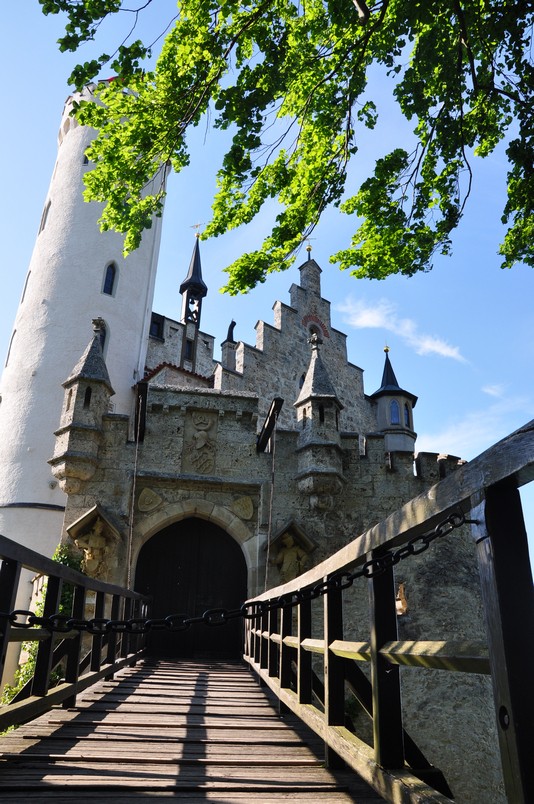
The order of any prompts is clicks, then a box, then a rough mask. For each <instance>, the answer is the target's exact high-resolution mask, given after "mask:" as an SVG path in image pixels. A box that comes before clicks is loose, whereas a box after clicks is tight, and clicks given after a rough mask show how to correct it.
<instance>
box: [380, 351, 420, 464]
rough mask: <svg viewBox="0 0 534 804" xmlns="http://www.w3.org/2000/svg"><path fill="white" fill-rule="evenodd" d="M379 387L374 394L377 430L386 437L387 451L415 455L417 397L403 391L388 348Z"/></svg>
mask: <svg viewBox="0 0 534 804" xmlns="http://www.w3.org/2000/svg"><path fill="white" fill-rule="evenodd" d="M384 352H385V353H386V359H385V362H384V371H383V373H382V383H381V385H380V388H379V389H378V390H377V391H375V392H374V394H371V399H373V400H375V401H376V406H377V407H376V418H377V425H378V429H379V431H380V432H381V433H383V434H384V437H385V450H386V452H413V449H414V444H415V439H416V433H415V432H414V430H413V409H414V407H415V405H416V402H417V397H416V396H415V395H414V394H412V393H410V392H409V391H405V390H404V389H402V388H401V387H400V385H399V383H398V381H397V378H396V376H395V372H394V371H393V366H392V365H391V361H390V359H389V347H387V346H386V348H385V349H384Z"/></svg>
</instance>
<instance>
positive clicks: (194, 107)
mask: <svg viewBox="0 0 534 804" xmlns="http://www.w3.org/2000/svg"><path fill="white" fill-rule="evenodd" d="M134 1H135V0H130V2H134ZM39 2H40V3H41V5H42V7H43V12H44V13H45V14H48V13H57V12H59V11H64V12H66V13H67V15H68V24H67V26H66V32H65V36H64V37H63V38H62V39H60V40H59V42H60V47H61V48H62V49H64V50H76V49H77V48H78V47H79V46H80V44H82V42H85V41H87V40H90V39H93V38H94V37H95V36H96V34H97V29H98V26H99V25H100V23H101V21H102V20H103V19H105V17H106V16H108V15H112V14H117V13H124V14H130V15H133V18H134V22H135V21H137V17H138V15H139V13H140V11H142V8H143V7H145V6H146V5H148V4H149V3H150V2H151V0H144V2H143V0H140V3H141V5H140V6H139V8H137V9H135V8H128V9H127V8H125V7H124V5H123V4H122V3H121V0H83V1H82V0H39ZM533 23H534V11H533V6H532V3H531V2H530V1H529V0H514V2H513V3H512V2H511V1H510V0H499V2H497V0H424V2H421V1H420V0H416V2H406V0H382V1H381V2H380V0H379V1H378V2H376V3H375V4H374V5H369V6H368V5H366V3H365V2H364V0H179V2H178V15H177V17H176V19H175V20H174V21H173V25H172V28H170V29H169V30H168V32H167V34H166V35H165V38H164V41H163V46H162V48H161V53H160V55H159V58H158V59H157V62H156V64H155V67H154V69H153V70H150V71H144V70H143V58H144V57H145V56H146V55H147V53H149V52H150V46H149V45H146V44H143V43H142V42H141V41H140V40H135V41H130V42H129V44H126V41H127V40H125V42H123V43H122V44H121V45H120V46H119V47H118V49H117V52H116V53H115V54H114V56H112V57H110V56H108V55H107V54H102V56H100V57H99V58H97V59H94V60H92V61H88V62H86V63H85V64H83V65H79V66H78V67H77V68H76V69H75V70H74V73H73V75H72V76H71V82H72V83H74V85H75V86H76V87H77V88H78V89H80V88H81V87H82V85H84V84H85V83H86V82H89V81H93V80H95V79H96V78H97V77H98V75H99V71H100V70H101V67H102V66H103V65H104V64H106V63H107V62H110V63H111V66H112V68H113V69H114V70H115V71H116V74H117V77H118V80H115V81H111V82H103V83H97V84H96V85H95V87H94V95H95V99H98V103H86V102H82V103H80V104H79V106H78V107H77V109H76V115H77V117H78V120H79V121H80V122H81V123H83V124H86V125H91V126H94V127H95V128H96V129H97V130H98V136H97V138H96V140H95V141H94V143H93V145H92V146H91V148H90V150H89V152H88V156H89V158H90V159H91V160H93V161H94V163H95V167H94V170H92V171H91V172H89V173H88V174H87V176H86V183H87V188H86V198H87V199H89V200H98V201H105V202H106V206H105V209H104V212H103V215H102V219H101V225H102V227H103V228H104V229H108V228H113V229H116V230H118V231H121V232H124V233H125V234H126V238H125V249H126V251H129V250H131V249H134V248H136V247H137V245H138V244H139V242H140V238H141V235H142V231H143V228H144V227H147V226H150V221H151V218H152V215H153V214H154V213H156V214H158V213H160V212H161V207H162V199H163V195H164V188H163V187H162V186H159V187H158V188H157V189H156V190H155V191H154V192H152V194H149V195H147V194H146V190H145V191H144V188H146V187H147V185H148V183H149V182H150V180H151V179H152V177H153V176H154V175H155V173H156V171H157V169H158V167H159V166H160V165H161V164H162V163H168V164H170V165H172V167H173V168H174V170H175V171H180V170H182V168H183V167H184V166H185V165H187V164H188V161H189V153H188V147H187V135H188V132H189V130H190V129H191V128H193V127H195V126H198V124H199V123H200V122H201V120H203V119H204V118H206V117H207V119H209V120H210V121H212V124H213V128H215V129H219V130H223V131H224V130H227V131H228V132H229V134H230V135H231V144H230V147H229V148H228V150H227V152H226V154H225V156H224V159H223V162H222V165H221V167H220V169H219V172H218V175H217V181H218V191H217V193H216V195H215V198H214V202H213V217H212V219H211V221H210V223H209V224H208V226H207V229H206V230H205V232H204V233H203V237H209V236H214V235H220V234H222V233H223V232H225V231H228V230H230V229H233V228H235V227H237V226H240V225H241V224H244V223H248V222H249V221H251V220H252V219H253V218H254V217H255V216H256V215H257V214H258V212H259V211H260V210H261V209H262V207H263V206H264V204H265V203H266V202H267V201H269V200H270V199H273V198H274V199H277V200H278V201H279V203H280V211H279V213H278V215H277V216H276V220H275V222H274V225H273V227H272V231H271V232H270V234H269V236H268V237H267V238H266V239H265V241H264V242H263V244H262V246H261V248H259V249H258V250H256V251H253V252H251V253H248V254H245V255H243V256H242V257H240V258H239V259H238V260H237V261H236V262H234V263H233V264H232V265H231V266H229V268H228V269H227V270H228V272H229V279H228V284H227V288H226V289H227V290H228V291H229V292H230V293H236V292H239V291H243V290H246V289H248V288H250V287H253V286H254V285H255V284H256V283H257V282H262V281H264V280H265V277H266V275H267V274H268V273H269V272H270V271H272V270H280V269H283V268H286V267H288V265H289V264H290V263H291V262H292V259H293V258H294V253H295V250H296V249H297V248H298V247H299V245H300V244H301V243H302V241H303V240H304V239H306V238H307V237H309V235H310V233H311V231H312V230H313V228H314V227H315V226H316V224H317V223H318V221H319V218H320V216H321V213H322V212H323V210H324V209H325V208H326V207H327V206H328V205H331V204H333V205H336V206H339V207H340V209H341V211H342V212H343V213H346V214H348V215H352V216H353V217H354V220H355V233H354V236H353V238H352V242H351V244H350V246H348V247H347V248H344V249H342V250H341V251H339V252H338V253H336V254H334V255H333V256H332V258H331V260H332V261H333V262H339V264H340V266H341V268H344V269H346V268H348V269H350V270H351V272H352V273H353V274H354V275H355V276H358V277H371V278H384V277H385V276H387V275H388V274H391V273H403V274H406V275H412V274H414V273H416V272H417V271H424V270H428V269H429V268H431V264H432V259H433V255H434V254H436V253H441V254H447V253H449V251H450V248H451V233H452V231H453V230H454V228H455V227H456V226H457V225H458V223H459V221H460V219H461V217H462V213H463V210H464V206H465V203H466V200H467V198H468V196H469V193H470V190H471V184H472V178H473V177H472V169H471V164H470V160H472V157H473V156H480V157H485V156H488V155H489V154H491V153H492V152H493V151H494V149H495V147H496V146H497V145H498V144H499V143H500V142H501V141H504V142H505V143H506V148H507V150H506V153H507V156H508V160H509V172H508V193H507V198H506V203H505V206H504V209H503V217H502V220H503V222H504V223H505V224H506V225H507V233H506V236H505V239H504V242H503V244H502V246H501V249H500V253H501V254H502V256H503V263H502V265H503V267H510V266H511V265H512V264H513V263H515V262H517V261H524V262H525V263H527V264H529V265H534V252H533V243H534V237H533V235H534V212H533V204H534V116H533V114H532V108H533V94H534V67H533V62H532V54H531V46H532V30H533ZM374 66H378V67H379V68H380V69H382V70H384V71H385V72H386V73H387V76H388V80H389V81H390V82H391V89H392V93H393V96H394V98H395V100H396V102H397V103H398V106H399V107H400V110H401V111H402V113H403V115H404V116H405V117H406V118H407V119H408V120H410V121H413V126H414V129H413V130H414V142H413V149H412V150H411V151H410V152H409V151H408V150H406V149H404V148H401V147H395V146H397V145H398V143H396V142H395V136H394V133H393V135H392V138H391V139H392V148H391V150H390V152H389V153H385V154H384V155H383V156H382V157H381V158H379V159H378V160H377V162H376V165H375V166H374V170H373V171H372V173H370V175H369V177H368V178H367V179H365V180H364V181H363V182H362V183H361V185H360V187H359V188H358V189H357V191H356V192H355V193H354V194H350V193H348V192H347V169H348V165H349V161H350V160H351V158H353V157H354V155H355V154H356V152H357V150H358V132H359V131H360V129H361V127H367V128H370V129H373V128H374V127H375V126H376V124H377V118H378V113H379V109H378V108H377V104H376V103H375V100H374V99H372V98H370V97H368V95H369V92H368V84H367V82H368V73H369V71H370V70H371V69H372V68H373V67H374ZM360 157H363V159H364V160H365V154H362V153H361V154H360Z"/></svg>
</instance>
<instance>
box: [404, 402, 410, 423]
mask: <svg viewBox="0 0 534 804" xmlns="http://www.w3.org/2000/svg"><path fill="white" fill-rule="evenodd" d="M404 425H405V427H409V426H410V408H409V407H408V403H406V402H405V403H404Z"/></svg>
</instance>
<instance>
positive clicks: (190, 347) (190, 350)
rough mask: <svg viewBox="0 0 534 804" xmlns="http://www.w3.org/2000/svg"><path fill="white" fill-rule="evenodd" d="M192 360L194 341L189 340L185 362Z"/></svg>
mask: <svg viewBox="0 0 534 804" xmlns="http://www.w3.org/2000/svg"><path fill="white" fill-rule="evenodd" d="M192 359H193V341H191V340H189V338H187V340H186V342H185V350H184V360H192Z"/></svg>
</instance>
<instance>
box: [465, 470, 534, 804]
mask: <svg viewBox="0 0 534 804" xmlns="http://www.w3.org/2000/svg"><path fill="white" fill-rule="evenodd" d="M476 516H477V519H478V520H479V521H480V523H481V524H480V525H478V526H477V528H476V529H475V537H476V542H477V550H478V557H479V567H480V580H481V588H482V596H483V600H484V611H485V616H486V627H487V631H488V642H489V657H490V663H491V671H492V682H493V692H494V699H495V709H496V716H497V729H498V735H499V743H500V747H501V757H502V765H503V775H504V784H505V790H506V794H507V797H508V801H513V802H514V803H515V804H527V802H532V801H534V765H533V763H532V756H533V755H534V685H533V684H532V667H534V643H533V642H532V634H533V633H534V588H533V585H532V573H531V569H530V559H529V553H528V544H527V534H526V531H525V524H524V521H523V513H522V507H521V500H520V497H519V492H518V490H517V489H516V488H515V484H514V482H513V481H508V480H505V481H503V482H501V483H498V484H496V485H495V486H492V487H491V488H489V489H487V491H486V502H485V505H484V504H483V503H481V505H480V506H479V508H478V509H477V511H476Z"/></svg>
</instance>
